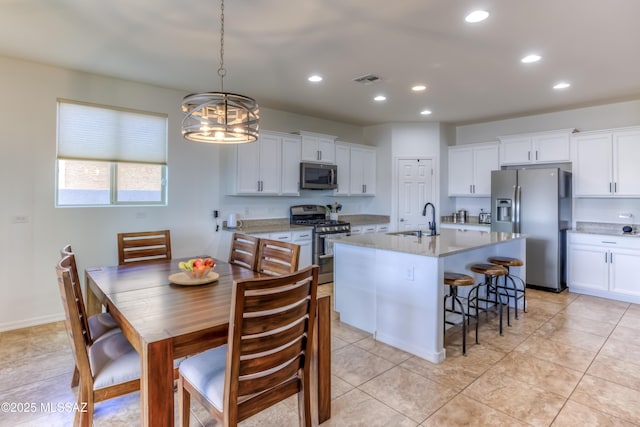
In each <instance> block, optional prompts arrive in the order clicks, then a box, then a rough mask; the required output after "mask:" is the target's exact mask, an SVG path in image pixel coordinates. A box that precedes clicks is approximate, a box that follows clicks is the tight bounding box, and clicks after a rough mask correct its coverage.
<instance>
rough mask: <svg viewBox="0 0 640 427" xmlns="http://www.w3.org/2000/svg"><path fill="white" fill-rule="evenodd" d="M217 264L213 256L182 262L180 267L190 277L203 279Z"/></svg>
mask: <svg viewBox="0 0 640 427" xmlns="http://www.w3.org/2000/svg"><path fill="white" fill-rule="evenodd" d="M215 265H216V263H215V261H214V260H213V258H193V259H190V260H189V261H182V262H180V263H179V264H178V267H180V270H182V272H183V273H184V274H185V275H187V277H189V278H190V279H202V278H205V277H207V274H209V272H210V271H211V269H213V267H214V266H215Z"/></svg>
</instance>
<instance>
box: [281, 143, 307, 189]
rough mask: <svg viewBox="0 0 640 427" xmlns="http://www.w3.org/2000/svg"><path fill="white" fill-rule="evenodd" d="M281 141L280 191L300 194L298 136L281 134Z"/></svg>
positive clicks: (299, 148)
mask: <svg viewBox="0 0 640 427" xmlns="http://www.w3.org/2000/svg"><path fill="white" fill-rule="evenodd" d="M281 141H282V191H281V194H283V195H287V196H299V195H300V155H301V150H302V148H301V144H300V137H299V136H296V135H291V136H283V137H282V138H281Z"/></svg>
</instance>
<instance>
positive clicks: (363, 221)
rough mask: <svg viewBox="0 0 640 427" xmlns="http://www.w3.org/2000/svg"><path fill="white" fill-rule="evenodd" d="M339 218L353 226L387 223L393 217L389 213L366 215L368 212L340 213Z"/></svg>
mask: <svg viewBox="0 0 640 427" xmlns="http://www.w3.org/2000/svg"><path fill="white" fill-rule="evenodd" d="M338 219H339V220H340V221H347V222H348V223H350V224H351V225H352V226H354V225H371V224H386V223H388V222H389V221H391V217H389V215H366V214H357V215H349V214H345V215H341V214H338Z"/></svg>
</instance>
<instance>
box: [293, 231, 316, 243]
mask: <svg viewBox="0 0 640 427" xmlns="http://www.w3.org/2000/svg"><path fill="white" fill-rule="evenodd" d="M291 236H292V238H293V241H294V242H301V241H306V240H311V239H312V236H313V231H312V230H311V229H309V230H299V231H292V232H291Z"/></svg>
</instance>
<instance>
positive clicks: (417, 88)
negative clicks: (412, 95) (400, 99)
mask: <svg viewBox="0 0 640 427" xmlns="http://www.w3.org/2000/svg"><path fill="white" fill-rule="evenodd" d="M426 89H427V87H426V86H425V85H415V86H414V87H412V88H411V90H412V91H414V92H421V91H423V90H426Z"/></svg>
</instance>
